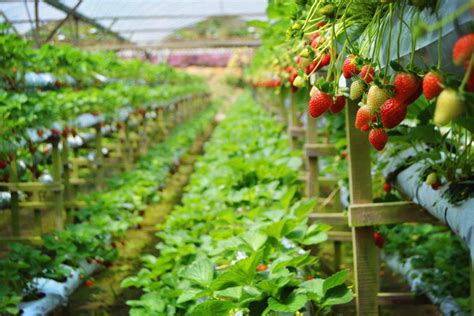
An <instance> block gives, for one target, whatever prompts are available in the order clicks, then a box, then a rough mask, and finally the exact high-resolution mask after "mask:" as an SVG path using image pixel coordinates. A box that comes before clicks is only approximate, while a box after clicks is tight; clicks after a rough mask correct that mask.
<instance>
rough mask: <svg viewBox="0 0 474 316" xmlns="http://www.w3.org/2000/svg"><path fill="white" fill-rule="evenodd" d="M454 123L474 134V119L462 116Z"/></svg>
mask: <svg viewBox="0 0 474 316" xmlns="http://www.w3.org/2000/svg"><path fill="white" fill-rule="evenodd" d="M454 123H456V124H458V125H459V126H461V127H463V128H465V129H467V130H468V131H469V132H471V133H474V117H466V116H461V117H459V118H457V119H456V120H455V121H454Z"/></svg>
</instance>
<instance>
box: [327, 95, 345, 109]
mask: <svg viewBox="0 0 474 316" xmlns="http://www.w3.org/2000/svg"><path fill="white" fill-rule="evenodd" d="M344 105H346V98H344V96H343V95H338V96H337V97H336V101H334V103H333V104H332V105H331V107H330V108H329V110H330V111H331V112H332V113H334V114H336V113H339V112H341V111H342V109H343V108H344Z"/></svg>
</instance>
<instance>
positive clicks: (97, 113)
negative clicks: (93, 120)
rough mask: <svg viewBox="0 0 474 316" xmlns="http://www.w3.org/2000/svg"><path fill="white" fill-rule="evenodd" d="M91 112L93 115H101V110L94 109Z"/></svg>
mask: <svg viewBox="0 0 474 316" xmlns="http://www.w3.org/2000/svg"><path fill="white" fill-rule="evenodd" d="M91 114H92V115H93V116H99V115H100V113H99V111H92V113H91Z"/></svg>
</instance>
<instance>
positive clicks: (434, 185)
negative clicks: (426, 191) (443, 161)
mask: <svg viewBox="0 0 474 316" xmlns="http://www.w3.org/2000/svg"><path fill="white" fill-rule="evenodd" d="M440 186H441V183H439V182H436V183H433V184H432V185H431V188H432V189H433V190H435V191H436V190H438V189H439V187H440Z"/></svg>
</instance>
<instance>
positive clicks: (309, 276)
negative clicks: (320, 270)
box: [305, 275, 314, 281]
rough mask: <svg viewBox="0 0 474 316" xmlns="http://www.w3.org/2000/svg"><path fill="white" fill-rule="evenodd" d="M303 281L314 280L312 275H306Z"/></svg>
mask: <svg viewBox="0 0 474 316" xmlns="http://www.w3.org/2000/svg"><path fill="white" fill-rule="evenodd" d="M305 279H306V280H307V281H309V280H312V279H314V277H313V276H312V275H307V276H306V278H305Z"/></svg>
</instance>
